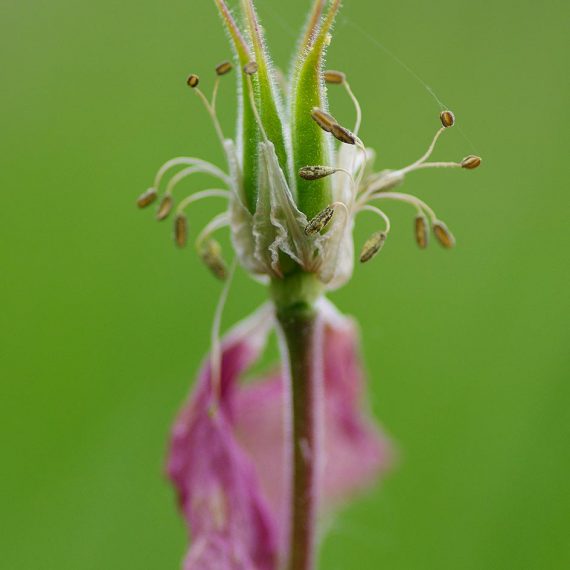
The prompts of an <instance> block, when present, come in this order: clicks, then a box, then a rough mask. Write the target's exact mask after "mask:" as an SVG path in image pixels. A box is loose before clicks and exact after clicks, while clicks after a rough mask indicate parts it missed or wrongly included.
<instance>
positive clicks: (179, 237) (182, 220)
mask: <svg viewBox="0 0 570 570" xmlns="http://www.w3.org/2000/svg"><path fill="white" fill-rule="evenodd" d="M187 240H188V220H187V218H186V216H185V215H184V214H177V215H176V218H175V219H174V241H175V242H176V245H177V246H178V247H184V246H185V245H186V241H187Z"/></svg>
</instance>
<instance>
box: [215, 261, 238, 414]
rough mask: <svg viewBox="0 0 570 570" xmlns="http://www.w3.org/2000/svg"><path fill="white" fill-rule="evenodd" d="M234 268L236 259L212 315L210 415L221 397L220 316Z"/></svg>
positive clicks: (226, 298)
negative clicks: (211, 400)
mask: <svg viewBox="0 0 570 570" xmlns="http://www.w3.org/2000/svg"><path fill="white" fill-rule="evenodd" d="M236 266H237V258H234V260H233V262H232V265H231V269H230V274H229V279H228V280H227V281H226V284H225V285H224V288H223V290H222V294H221V295H220V299H219V301H218V305H217V307H216V312H215V313H214V322H213V324H212V333H211V343H212V349H211V351H210V354H211V356H210V368H211V378H212V393H213V395H214V403H213V404H212V408H211V410H210V414H212V415H214V414H215V413H216V409H217V406H218V403H219V401H220V397H221V388H222V378H221V369H222V349H221V344H222V343H221V342H220V327H221V324H222V314H223V312H224V307H225V306H226V302H227V300H228V295H229V292H230V287H231V284H232V281H233V277H234V274H235V270H236Z"/></svg>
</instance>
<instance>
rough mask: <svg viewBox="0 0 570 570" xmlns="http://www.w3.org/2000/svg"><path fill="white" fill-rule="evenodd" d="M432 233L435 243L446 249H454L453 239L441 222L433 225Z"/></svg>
mask: <svg viewBox="0 0 570 570" xmlns="http://www.w3.org/2000/svg"><path fill="white" fill-rule="evenodd" d="M433 233H434V234H435V237H436V238H437V241H438V242H439V243H440V244H441V245H442V246H443V247H445V248H446V249H451V248H453V247H455V238H454V237H453V234H452V233H451V232H450V231H449V229H448V228H447V226H446V225H445V224H444V223H443V222H440V221H437V222H435V223H434V224H433Z"/></svg>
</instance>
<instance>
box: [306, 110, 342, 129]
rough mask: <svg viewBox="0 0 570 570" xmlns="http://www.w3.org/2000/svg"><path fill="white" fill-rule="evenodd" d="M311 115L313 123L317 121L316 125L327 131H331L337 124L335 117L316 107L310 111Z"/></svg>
mask: <svg viewBox="0 0 570 570" xmlns="http://www.w3.org/2000/svg"><path fill="white" fill-rule="evenodd" d="M311 117H313V121H315V123H317V125H319V127H321V129H323V131H326V132H327V133H332V129H333V127H334V126H335V125H336V124H337V122H336V119H335V118H334V117H333V116H332V115H329V114H328V113H325V112H324V111H323V110H322V109H319V108H318V107H314V108H313V110H312V111H311Z"/></svg>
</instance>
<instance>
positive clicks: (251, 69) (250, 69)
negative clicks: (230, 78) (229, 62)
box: [243, 61, 258, 75]
mask: <svg viewBox="0 0 570 570" xmlns="http://www.w3.org/2000/svg"><path fill="white" fill-rule="evenodd" d="M257 70H258V65H257V62H256V61H250V62H249V63H246V64H245V65H244V66H243V72H244V73H245V74H246V75H255V74H256V73H257Z"/></svg>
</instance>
